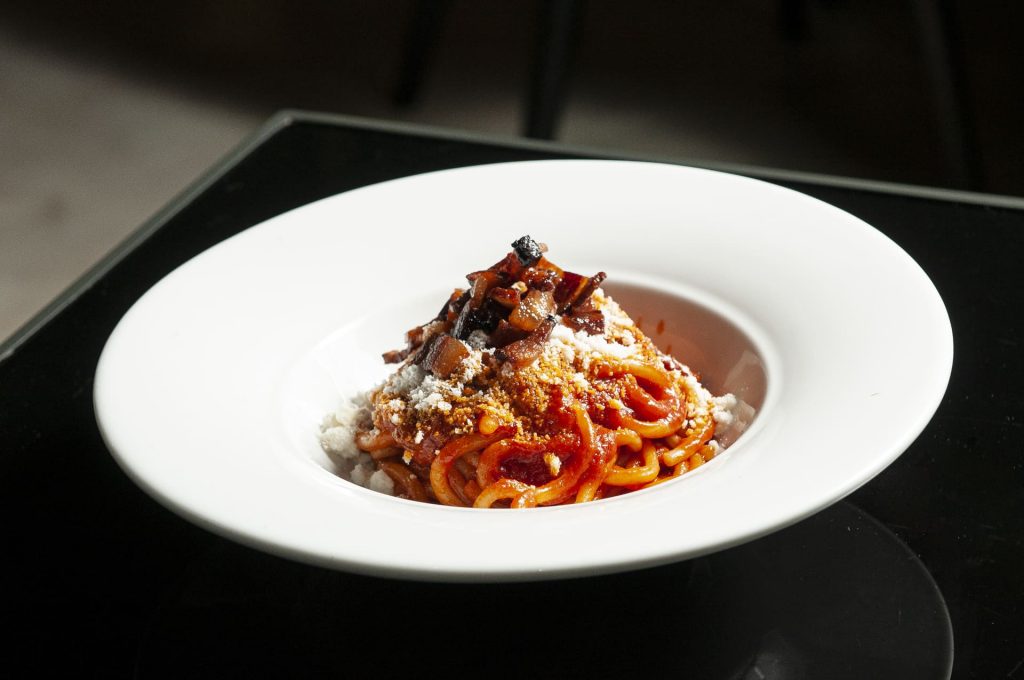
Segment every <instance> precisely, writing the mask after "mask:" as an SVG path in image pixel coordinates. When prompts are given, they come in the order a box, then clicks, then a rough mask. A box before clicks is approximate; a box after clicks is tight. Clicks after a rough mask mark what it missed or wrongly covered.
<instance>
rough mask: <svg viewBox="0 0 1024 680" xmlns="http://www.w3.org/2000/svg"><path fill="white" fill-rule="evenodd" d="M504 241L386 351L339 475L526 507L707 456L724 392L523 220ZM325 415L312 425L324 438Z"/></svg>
mask: <svg viewBox="0 0 1024 680" xmlns="http://www.w3.org/2000/svg"><path fill="white" fill-rule="evenodd" d="M512 245H513V248H514V250H513V251H512V252H510V253H509V254H508V255H506V256H505V257H504V258H503V259H502V260H501V261H500V262H498V263H497V264H495V265H494V266H492V267H490V268H488V269H486V270H483V271H478V272H474V273H472V274H469V275H468V276H467V279H468V281H469V287H468V288H467V289H465V290H462V289H457V290H456V291H455V292H454V293H453V294H452V295H451V296H450V298H449V299H448V300H447V301H446V302H445V304H444V306H443V307H442V309H441V311H440V312H439V313H438V314H437V316H436V317H435V318H434V319H432V320H431V321H430V322H428V323H427V324H425V325H423V326H418V327H416V328H413V329H412V330H410V331H409V332H408V333H407V334H406V340H407V343H406V347H405V348H404V349H402V350H396V351H393V352H387V353H385V354H384V358H385V361H387V362H388V363H401V366H400V367H399V369H398V370H397V371H396V372H395V373H394V374H393V375H392V376H391V377H390V378H389V379H388V380H387V381H386V382H385V383H384V384H383V385H381V386H380V387H378V388H376V389H375V390H373V391H372V392H371V393H370V394H369V395H367V401H366V405H365V408H364V409H363V410H362V411H361V412H360V413H359V416H358V418H357V421H358V422H357V424H356V427H355V430H356V431H355V433H354V444H355V449H357V453H358V455H359V456H360V457H361V458H362V461H363V462H362V463H359V464H357V465H356V467H355V469H354V470H353V472H352V478H353V479H354V480H355V481H357V482H361V483H364V484H367V485H369V486H371V488H377V489H378V490H382V491H388V492H391V493H393V494H394V495H397V496H400V497H404V498H409V499H413V500H417V501H427V502H435V503H441V504H444V505H452V506H472V507H478V508H487V507H513V508H528V507H535V506H547V505H558V504H565V503H581V502H586V501H592V500H596V499H600V498H608V497H611V496H617V495H619V494H622V493H626V492H629V491H633V490H636V489H642V488H646V487H649V486H653V485H655V484H660V483H662V482H664V481H666V480H668V479H672V478H674V477H678V476H679V475H682V474H684V473H685V472H687V471H689V470H692V469H694V468H696V467H698V466H700V465H703V464H704V463H705V462H707V461H708V460H710V459H712V458H714V457H715V455H716V454H717V453H718V452H719V451H720V448H721V447H720V446H719V444H718V443H717V442H716V440H715V438H714V437H715V429H716V425H717V424H718V423H719V422H726V421H728V420H729V419H730V418H731V414H730V413H729V407H730V406H731V405H734V404H735V403H736V400H735V398H734V397H732V395H726V396H724V397H713V396H712V395H711V394H710V393H709V392H708V391H707V390H706V389H705V388H704V387H703V386H702V385H701V384H700V382H699V380H698V378H697V376H696V375H695V374H694V373H693V372H691V371H690V369H689V368H687V367H686V366H684V365H683V364H681V363H679V362H678V361H676V360H675V359H674V358H672V357H671V356H668V355H666V354H663V353H662V352H660V351H659V350H658V349H657V347H655V346H654V344H653V343H652V342H651V340H650V339H649V338H647V337H646V336H645V335H644V333H643V332H642V331H641V330H640V329H639V328H638V327H637V325H636V324H635V323H634V322H633V321H632V320H631V319H630V318H629V317H628V316H627V315H626V314H625V313H624V312H623V311H622V309H621V308H620V307H619V306H618V305H617V304H616V303H615V302H614V301H613V300H612V299H611V298H610V297H608V296H607V295H605V294H604V292H603V290H602V289H601V288H600V285H601V282H602V281H603V280H604V278H605V275H604V273H598V274H597V275H595V276H591V277H584V276H581V275H578V274H574V273H572V272H568V271H564V270H562V269H560V268H559V267H557V266H556V265H554V264H552V263H551V262H550V261H549V260H548V259H547V258H546V257H545V255H544V252H545V250H546V248H544V247H543V246H541V245H539V244H537V243H536V242H534V241H533V240H532V239H530V238H529V237H528V236H526V237H523V238H521V239H519V240H518V241H516V242H514V243H513V244H512ZM339 426H340V423H339V421H338V420H337V418H336V417H334V416H330V417H329V418H328V422H326V423H325V425H324V427H323V428H322V435H321V442H322V444H323V446H324V448H325V449H326V450H327V451H328V452H337V451H338V450H339V444H338V436H337V431H338V427H339ZM349 450H352V447H349ZM367 482H369V483H367Z"/></svg>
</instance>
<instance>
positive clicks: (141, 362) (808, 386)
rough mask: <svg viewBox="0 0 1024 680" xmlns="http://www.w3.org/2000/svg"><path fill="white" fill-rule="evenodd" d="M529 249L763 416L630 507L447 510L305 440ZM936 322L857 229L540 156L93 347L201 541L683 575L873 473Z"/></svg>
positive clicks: (138, 457) (896, 444) (216, 285)
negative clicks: (386, 359) (479, 272)
mask: <svg viewBox="0 0 1024 680" xmlns="http://www.w3.org/2000/svg"><path fill="white" fill-rule="evenodd" d="M525 233H529V234H532V235H533V236H534V237H535V238H537V239H538V240H540V241H544V242H546V243H548V244H549V246H550V248H551V251H552V253H554V254H555V256H556V259H557V261H558V262H559V264H561V265H562V266H564V267H566V268H568V269H570V270H573V271H578V272H594V271H598V270H603V271H606V272H607V273H608V282H607V285H606V286H605V289H606V290H607V291H608V292H609V293H611V294H612V295H613V296H615V297H616V299H617V300H618V301H619V302H620V304H622V306H623V308H624V309H625V310H626V311H627V312H629V313H630V314H631V315H633V316H634V318H636V317H638V316H642V317H643V318H644V319H646V320H647V321H648V322H655V321H660V322H663V323H659V324H658V327H659V328H663V331H661V332H659V333H658V334H656V335H652V339H653V340H654V341H655V342H656V343H658V344H659V346H662V349H666V347H665V345H671V349H670V351H671V353H672V354H674V355H675V356H677V357H678V358H680V359H681V360H682V361H683V362H685V363H687V364H688V365H690V366H691V367H692V368H694V369H695V370H697V371H698V372H700V373H701V375H702V377H703V380H704V381H705V384H707V386H708V387H709V388H710V389H711V390H712V391H713V392H715V393H721V392H723V391H729V392H733V393H734V394H736V395H737V396H738V397H740V398H741V399H742V400H743V401H744V402H745V403H746V404H748V405H749V406H750V407H751V408H752V409H753V410H754V413H755V414H756V415H755V416H754V417H753V419H752V421H751V423H750V425H749V427H748V428H747V429H746V431H744V432H743V433H742V434H740V435H739V436H738V437H737V438H736V439H735V441H733V442H731V445H730V446H729V447H728V448H727V449H726V450H725V451H724V452H723V453H722V454H720V455H719V456H717V457H716V458H715V459H714V460H712V461H710V462H709V463H708V464H707V465H704V466H702V467H700V468H698V469H697V470H695V471H694V472H692V473H687V474H685V475H683V476H681V477H680V478H678V479H676V480H673V481H670V482H667V483H665V484H661V485H658V486H656V487H653V488H650V489H644V490H642V491H637V492H634V493H630V494H626V495H624V496H619V497H616V498H611V499H606V500H601V501H596V502H592V503H585V504H580V505H573V506H557V507H546V508H533V509H528V510H515V511H513V510H498V509H493V510H479V509H471V508H450V507H442V506H435V505H430V504H425V503H417V502H413V501H409V500H404V499H399V498H393V497H389V496H386V495H383V494H379V493H375V492H373V491H370V490H368V489H364V488H361V487H358V486H356V485H354V484H352V483H350V482H348V481H346V480H344V479H342V478H341V477H339V476H338V474H336V472H335V470H334V469H333V468H332V463H331V460H330V459H329V458H328V457H327V456H326V455H325V454H324V453H323V452H322V451H321V450H320V446H319V442H318V438H317V435H318V425H319V423H320V420H321V418H322V417H323V415H324V414H325V413H327V412H329V411H331V410H332V409H334V408H335V406H336V405H337V404H338V401H339V400H340V399H341V398H343V397H345V396H352V395H354V394H355V393H357V392H359V391H363V390H366V389H368V388H370V387H372V386H373V385H374V384H376V383H378V382H379V381H380V380H382V379H383V378H384V377H385V376H386V375H387V374H388V372H389V370H390V367H388V366H385V365H384V363H383V361H382V360H381V358H380V354H381V352H383V351H385V350H388V349H392V348H394V347H397V346H399V345H400V344H401V342H402V337H403V333H404V332H405V331H406V330H407V329H409V328H411V327H412V326H414V325H416V324H418V323H421V322H422V320H423V319H425V318H430V317H431V316H432V315H433V314H434V313H436V308H437V307H438V306H439V301H440V300H443V299H445V298H446V297H447V295H448V294H450V292H451V290H452V289H453V288H454V287H456V286H460V285H462V284H463V281H464V279H463V275H464V273H465V272H467V271H473V270H475V269H479V268H481V266H486V264H488V263H490V262H492V261H496V260H497V259H499V258H500V257H501V256H502V255H503V254H504V253H505V252H507V250H508V244H509V242H510V241H512V240H513V239H515V238H517V237H519V236H521V235H523V234H525ZM952 355H953V346H952V333H951V329H950V324H949V319H948V316H947V314H946V311H945V308H944V306H943V304H942V300H941V299H940V297H939V295H938V293H937V292H936V290H935V288H934V286H933V285H932V284H931V282H930V281H929V279H928V277H927V276H926V275H925V273H924V272H923V271H922V270H921V268H920V267H919V266H918V265H917V264H916V263H915V262H914V261H913V260H912V259H911V258H910V257H909V256H908V255H907V254H906V253H905V252H903V251H902V250H901V249H900V248H899V247H898V246H897V245H896V244H894V243H893V242H891V241H890V240H889V239H887V238H886V237H885V236H883V235H882V234H881V233H879V232H878V231H877V230H875V229H873V228H872V227H871V226H869V225H867V224H865V223H864V222H862V221H860V220H858V219H857V218H855V217H853V216H851V215H849V214H847V213H845V212H843V211H841V210H838V209H837V208H834V207H832V206H829V205H827V204H825V203H822V202H820V201H817V200H815V199H812V198H809V197H807V196H804V195H802V194H799V193H796V192H793V191H789V190H786V189H783V188H780V187H777V186H774V185H771V184H767V183H763V182H759V181H755V180H750V179H745V178H741V177H736V176H732V175H727V174H723V173H717V172H711V171H706V170H698V169H693V168H686V167H679V166H673V165H663V164H653V163H632V162H614V161H540V162H525V163H509V164H497V165H488V166H479V167H469V168H461V169H457V170H449V171H443V172H437V173H431V174H427V175H419V176H415V177H409V178H404V179H400V180H395V181H391V182H386V183H383V184H379V185H374V186H370V187H365V188H362V189H359V190H356V191H351V192H348V193H345V194H340V195H337V196H333V197H330V198H327V199H324V200H321V201H318V202H316V203H312V204H310V205H307V206H304V207H301V208H298V209H296V210H293V211H291V212H288V213H285V214H283V215H280V216H278V217H275V218H273V219H271V220H269V221H267V222H265V223H263V224H260V225H257V226H255V227H253V228H251V229H248V230H246V231H244V232H242V233H240V234H238V235H237V236H235V237H233V238H230V239H228V240H226V241H224V242H222V243H220V244H218V245H217V246H215V247H213V248H211V249H210V250H208V251H206V252H204V253H202V254H200V255H199V256H197V257H196V258H194V259H192V260H191V261H189V262H188V263H186V264H185V265H183V266H182V267H180V268H179V269H177V270H176V271H174V272H172V273H171V274H170V275H168V276H167V277H166V278H165V279H163V280H162V281H160V282H159V283H158V284H157V285H156V286H154V287H153V288H152V289H151V290H150V291H149V292H147V293H146V294H145V295H144V296H143V297H142V298H140V299H139V301H138V302H137V303H136V304H135V305H134V306H133V307H132V308H131V309H130V310H129V312H128V313H127V314H126V315H125V317H124V318H123V319H122V321H121V322H120V323H119V324H118V326H117V328H116V329H115V330H114V332H113V333H112V335H111V337H110V339H109V340H108V342H107V345H106V347H105V348H104V351H103V354H102V356H101V358H100V363H99V366H98V369H97V375H96V382H95V393H94V396H95V404H96V414H97V419H98V422H99V425H100V430H101V432H102V434H103V436H104V438H105V440H106V442H107V445H108V447H109V448H110V450H111V452H112V453H113V455H114V457H115V459H116V460H117V461H118V463H119V464H120V465H121V466H122V468H123V469H124V470H125V471H126V472H127V473H128V474H129V475H130V476H131V477H132V479H134V480H135V481H136V482H137V483H138V484H139V485H140V486H141V487H142V488H143V489H145V490H146V491H147V492H148V493H150V494H151V495H152V496H153V497H154V498H156V499H157V500H158V501H160V502H161V503H164V504H165V505H167V506H168V507H170V508H171V509H172V510H174V511H176V512H178V513H179V514H181V515H182V516H184V517H186V518H187V519H189V520H191V521H193V522H196V523H197V524H199V525H200V526H203V527H205V528H207V529H209V530H211V531H214V532H217V533H219V534H222V535H225V536H228V537H230V538H233V539H235V540H238V541H241V542H243V543H246V544H249V545H252V546H255V547H257V548H260V549H264V550H267V551H270V552H274V553H276V554H280V555H284V556H287V557H290V558H293V559H297V560H301V561H305V562H310V563H314V564H318V565H323V566H327V567H331V568H337V569H344V570H351V571H357V572H361V573H367V574H375V575H383V576H393V577H402V578H416V579H430V580H450V581H458V580H467V581H468V580H474V581H500V580H528V579H544V578H556V577H562V576H569V575H585V574H595V573H602V572H611V571H617V570H624V569H632V568H638V567H642V566H649V565H654V564H659V563H664V562H668V561H673V560H682V559H687V558H691V557H695V556H698V555H702V554H706V553H708V552H711V551H715V550H719V549H723V548H726V547H729V546H732V545H736V544H738V543H741V542H744V541H748V540H751V539H754V538H756V537H759V536H762V535H764V534H767V533H769V532H771V531H775V530H777V529H780V528H782V527H785V526H788V525H789V524H792V523H794V522H796V521H799V520H800V519H802V518H804V517H807V516H809V515H811V514H813V513H814V512H816V511H818V510H820V509H822V508H824V507H826V506H828V505H829V504H831V503H834V502H835V501H837V500H839V499H840V498H842V497H844V496H845V495H847V494H849V493H850V492H852V491H853V490H855V489H856V488H858V487H859V486H861V485H862V484H864V483H866V482H867V481H869V480H870V479H871V478H872V477H874V476H875V475H876V474H878V472H880V471H881V470H882V469H884V468H885V467H886V466H887V465H889V464H890V463H891V462H892V461H893V460H895V458H896V457H897V456H899V455H900V454H901V453H902V452H903V451H904V450H905V449H906V448H907V447H908V446H909V445H910V444H911V443H912V442H913V441H914V439H915V438H916V437H917V436H918V435H919V434H920V433H921V431H922V430H923V429H924V427H925V426H926V424H927V423H928V421H929V419H930V418H931V416H932V415H933V413H934V411H935V409H936V408H937V407H938V404H939V401H940V399H941V397H942V395H943V393H944V391H945V389H946V384H947V381H948V379H949V374H950V369H951V364H952Z"/></svg>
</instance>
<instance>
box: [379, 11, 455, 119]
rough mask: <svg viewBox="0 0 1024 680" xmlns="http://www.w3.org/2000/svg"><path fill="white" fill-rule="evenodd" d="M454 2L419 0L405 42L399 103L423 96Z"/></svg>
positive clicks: (397, 95) (397, 91)
mask: <svg viewBox="0 0 1024 680" xmlns="http://www.w3.org/2000/svg"><path fill="white" fill-rule="evenodd" d="M450 6H451V2H450V0H416V2H415V5H414V7H413V14H412V19H411V20H410V22H409V30H408V32H407V33H406V36H405V42H404V44H403V46H402V63H401V66H400V67H399V69H400V70H399V73H398V85H397V86H396V87H395V92H394V95H393V99H392V101H393V103H394V104H395V106H401V107H405V106H411V105H412V104H414V103H415V102H416V99H417V98H418V97H419V93H420V87H421V86H422V85H423V78H424V74H425V73H426V72H427V70H428V67H429V66H430V60H431V59H432V58H433V56H434V51H435V49H436V47H437V41H438V38H439V37H440V35H441V29H442V28H443V26H444V19H445V16H446V15H447V14H448V8H449V7H450Z"/></svg>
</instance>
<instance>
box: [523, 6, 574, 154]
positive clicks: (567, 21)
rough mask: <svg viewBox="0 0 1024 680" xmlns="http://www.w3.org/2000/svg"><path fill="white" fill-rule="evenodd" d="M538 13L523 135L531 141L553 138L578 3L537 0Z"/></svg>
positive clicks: (560, 109) (569, 55) (559, 111)
mask: <svg viewBox="0 0 1024 680" xmlns="http://www.w3.org/2000/svg"><path fill="white" fill-rule="evenodd" d="M540 10H541V11H540V13H541V18H540V21H539V22H538V23H539V27H538V36H537V46H536V52H535V54H534V62H533V68H532V71H531V73H530V85H529V88H530V89H529V94H528V96H527V101H526V120H525V122H524V131H523V132H524V134H525V135H526V136H527V137H533V138H535V139H554V137H555V133H556V131H557V128H558V119H559V116H560V115H561V113H562V108H563V106H564V103H565V96H566V87H567V86H568V82H569V70H570V68H571V66H572V59H573V55H574V52H575V50H576V45H577V43H578V41H579V28H580V22H581V19H582V14H583V11H582V2H581V1H580V0H541V2H540Z"/></svg>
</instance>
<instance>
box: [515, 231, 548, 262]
mask: <svg viewBox="0 0 1024 680" xmlns="http://www.w3.org/2000/svg"><path fill="white" fill-rule="evenodd" d="M512 249H513V250H515V252H516V257H518V258H519V264H521V265H523V266H524V267H532V266H533V265H535V264H537V263H538V262H539V261H540V258H541V257H543V256H544V251H542V250H541V249H540V245H538V244H537V242H536V241H534V240H533V239H532V238H530V237H529V236H523V237H522V238H519V239H516V240H515V241H513V242H512Z"/></svg>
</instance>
